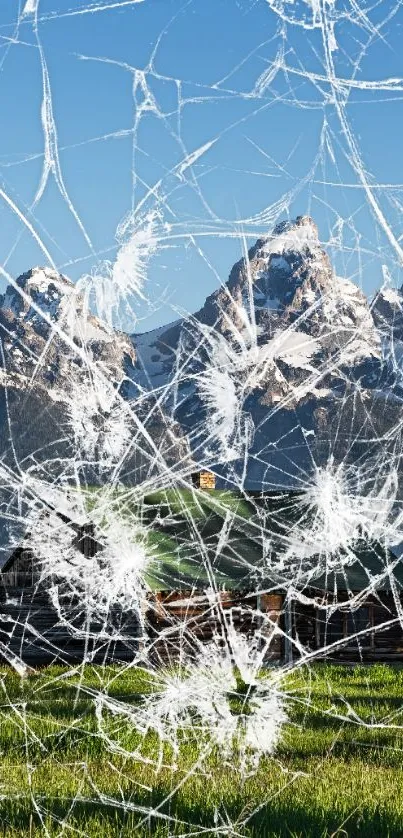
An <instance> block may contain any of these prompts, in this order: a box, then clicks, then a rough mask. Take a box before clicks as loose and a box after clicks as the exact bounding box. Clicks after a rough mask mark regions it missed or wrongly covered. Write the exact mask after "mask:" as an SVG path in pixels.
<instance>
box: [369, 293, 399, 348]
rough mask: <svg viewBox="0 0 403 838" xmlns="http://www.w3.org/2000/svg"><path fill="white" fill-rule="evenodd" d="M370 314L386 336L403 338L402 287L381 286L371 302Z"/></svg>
mask: <svg viewBox="0 0 403 838" xmlns="http://www.w3.org/2000/svg"><path fill="white" fill-rule="evenodd" d="M372 316H373V318H374V321H375V323H376V325H377V326H378V329H379V330H380V331H381V332H382V333H383V334H384V335H385V336H386V337H387V338H390V337H392V338H394V339H395V340H403V289H402V288H400V290H398V289H395V288H382V289H381V291H378V293H377V294H376V295H375V298H374V301H373V303H372Z"/></svg>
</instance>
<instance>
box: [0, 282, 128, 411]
mask: <svg viewBox="0 0 403 838" xmlns="http://www.w3.org/2000/svg"><path fill="white" fill-rule="evenodd" d="M16 285H17V288H13V287H12V286H9V287H8V288H7V290H6V293H5V294H4V295H3V297H2V298H0V306H1V308H0V328H1V336H2V343H3V351H4V357H5V369H6V372H7V378H8V383H9V384H11V385H14V386H16V387H19V386H24V385H28V383H29V382H30V381H31V378H32V375H33V374H34V375H35V387H36V388H38V387H43V388H44V389H45V390H46V392H47V394H48V396H50V398H52V400H54V401H58V400H59V399H61V400H62V401H64V400H65V396H66V389H67V390H68V388H69V381H71V380H72V379H73V383H74V376H78V377H79V376H80V371H82V370H83V369H84V368H85V365H86V359H88V364H89V365H91V364H92V363H95V364H96V366H97V368H98V369H99V371H100V373H104V374H105V375H106V376H108V377H109V378H111V379H112V380H113V381H115V382H116V384H117V386H118V387H119V386H121V385H122V384H123V382H124V380H125V379H129V378H130V377H131V372H132V369H133V365H134V363H135V360H136V356H135V351H134V348H133V344H132V343H131V341H130V340H129V339H128V337H127V336H126V335H124V334H122V333H116V332H113V331H111V330H110V329H108V327H107V326H106V325H105V324H104V323H102V322H101V321H100V320H99V319H98V318H97V317H94V316H93V315H92V314H91V313H90V312H89V311H88V309H87V308H86V305H85V299H84V297H83V296H82V295H80V294H79V293H78V292H77V289H76V287H75V286H74V285H73V283H72V282H70V280H68V279H67V278H66V277H64V276H62V275H60V274H57V273H56V272H55V271H52V270H50V269H49V268H46V269H45V268H34V269H33V270H31V271H29V272H28V273H26V274H23V275H22V276H20V277H19V278H18V280H17V283H16ZM19 289H21V292H22V293H20V290H19ZM52 324H55V325H56V326H57V327H59V329H60V331H61V332H62V333H63V335H64V336H65V338H66V339H64V338H63V337H60V334H59V333H58V332H55V331H54V330H53V329H52Z"/></svg>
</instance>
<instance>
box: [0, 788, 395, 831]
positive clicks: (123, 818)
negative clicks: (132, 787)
mask: <svg viewBox="0 0 403 838" xmlns="http://www.w3.org/2000/svg"><path fill="white" fill-rule="evenodd" d="M168 794H169V789H164V790H161V789H159V790H154V791H153V792H151V793H148V794H136V798H135V799H134V798H130V803H129V806H139V807H145V809H146V810H147V809H149V810H150V813H151V812H154V813H155V811H156V807H158V806H161V803H162V802H163V800H164V799H165V798H166V797H167V796H168ZM37 802H38V803H39V806H40V809H41V811H42V812H43V813H45V812H46V815H44V823H42V822H41V820H40V818H39V816H38V815H37V813H35V812H34V811H33V808H31V807H30V805H29V801H28V799H27V800H26V801H25V804H24V803H23V802H22V801H21V800H20V801H18V802H17V801H15V802H14V801H12V800H8V801H7V800H3V801H1V803H0V823H1V827H0V830H1V829H2V830H3V832H1V831H0V834H4V835H15V836H16V835H18V836H26V835H31V834H34V835H41V834H48V835H50V836H56V835H60V828H61V823H62V822H63V821H64V820H65V818H66V816H67V820H66V823H68V825H69V827H70V828H71V829H77V830H81V831H82V834H85V835H86V836H88V838H105V837H106V836H107V837H108V838H109V836H119V838H123V836H124V838H129V836H130V838H131V836H139V838H142V836H144V838H145V836H150V835H154V836H157V835H158V836H161V838H162V837H163V836H166V838H169V836H175V835H180V834H183V831H184V828H185V827H186V829H185V831H186V830H187V828H189V829H191V828H192V827H194V828H198V827H199V828H202V829H203V834H204V835H211V836H213V835H217V823H216V822H215V820H214V806H213V805H211V806H210V807H207V806H206V805H202V804H201V803H200V802H196V801H195V802H194V803H192V802H189V803H186V802H184V801H181V800H178V801H175V802H173V801H172V800H171V801H170V805H167V806H166V807H164V806H163V805H162V806H161V808H160V809H159V814H160V817H158V816H157V815H156V814H153V815H152V816H151V815H150V816H149V817H147V814H146V813H145V814H142V813H140V812H139V813H137V812H133V811H130V810H129V809H126V810H125V809H124V808H123V807H122V800H120V801H119V804H120V805H117V806H116V807H115V806H112V805H107V806H106V805H103V804H102V803H101V802H99V803H97V802H96V801H91V802H85V801H80V800H77V801H76V802H75V803H74V805H73V806H71V801H66V802H65V804H62V803H61V801H60V799H58V798H55V797H46V798H43V797H42V798H41V799H40V800H39V799H38V801H37ZM244 803H245V801H244V800H238V799H234V800H232V801H230V802H228V801H223V807H222V811H223V813H224V811H225V813H226V818H228V819H229V822H230V823H232V824H233V825H234V829H235V830H237V827H238V830H239V832H241V834H242V835H245V836H250V838H330V836H334V838H336V836H346V835H347V836H348V838H362V836H364V835H365V836H366V838H379V836H382V838H401V836H402V826H401V822H399V820H398V819H397V818H396V819H394V818H393V817H392V816H391V815H389V816H388V814H387V813H385V812H382V813H381V812H376V813H373V812H369V811H367V810H365V809H363V810H362V811H361V812H353V813H352V814H351V815H350V816H349V817H348V816H346V815H341V814H339V813H337V812H334V811H331V810H328V811H324V810H323V809H322V810H321V811H315V810H313V809H312V811H308V809H307V808H306V807H301V806H300V805H298V804H295V803H293V802H292V801H289V802H287V803H286V804H285V803H282V802H281V801H280V800H279V799H278V798H276V799H275V800H273V802H271V803H267V804H266V805H265V806H264V807H263V808H261V809H260V810H259V811H256V813H255V814H253V810H251V816H250V817H249V819H248V821H247V823H245V825H244V824H243V823H242V818H241V819H240V821H239V822H238V823H237V818H238V817H239V815H240V813H241V812H242V810H243V806H244ZM141 822H143V823H142V825H141V826H140V823H141ZM38 830H39V831H38ZM42 830H44V831H43V832H42ZM207 830H208V831H207ZM210 830H211V832H210Z"/></svg>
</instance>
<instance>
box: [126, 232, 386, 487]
mask: <svg viewBox="0 0 403 838" xmlns="http://www.w3.org/2000/svg"><path fill="white" fill-rule="evenodd" d="M381 337H382V336H381V334H380V331H379V329H378V328H377V324H376V322H375V321H374V318H373V317H372V314H371V310H370V307H369V305H368V302H367V300H366V297H365V296H364V294H363V293H362V292H361V291H360V289H359V288H357V286H356V285H354V283H352V282H351V281H349V280H345V279H340V278H338V277H337V276H335V274H334V272H333V270H332V266H331V264H330V261H329V258H328V256H327V254H326V253H325V251H324V250H323V248H322V246H321V244H320V242H319V239H318V230H317V227H316V225H315V224H314V222H313V221H312V219H311V218H309V217H306V216H299V217H298V218H297V219H296V220H295V221H290V222H288V221H287V222H282V223H281V224H279V225H278V226H277V227H276V228H275V229H274V231H273V233H272V234H271V235H270V236H268V237H267V238H266V239H260V240H258V241H257V242H256V244H255V245H254V246H253V247H252V248H251V249H250V250H249V252H248V255H247V258H244V259H241V260H240V261H239V262H237V264H236V265H234V267H233V269H232V271H231V273H230V276H229V280H228V282H227V283H226V284H225V285H223V286H222V287H221V288H220V289H219V290H218V291H216V292H215V293H213V294H212V295H210V296H209V297H208V298H207V300H206V303H205V304H204V306H203V307H202V308H201V309H200V311H198V312H197V313H196V314H195V315H194V316H193V317H189V318H188V319H185V320H183V321H178V322H177V323H175V324H172V325H171V326H170V327H166V328H165V329H164V328H162V329H158V330H155V332H153V333H150V334H149V335H140V336H137V337H136V336H135V337H134V340H135V345H136V347H137V351H138V359H139V360H138V367H139V370H141V372H140V373H139V374H140V380H141V381H142V383H143V385H146V383H147V382H148V386H151V387H153V386H158V387H161V386H163V385H164V384H167V385H168V386H167V389H166V393H167V404H168V406H169V407H170V408H171V410H172V411H173V415H174V416H175V417H176V419H177V420H178V421H179V422H180V424H181V425H182V427H183V428H184V430H185V431H186V433H187V434H188V436H189V438H190V440H191V443H192V445H193V448H194V451H195V452H196V451H197V452H198V456H199V458H200V460H202V461H204V462H209V463H214V464H215V466H216V467H217V468H218V469H219V470H220V469H221V471H222V474H223V475H224V476H225V477H226V478H227V479H234V480H236V481H238V479H241V477H240V475H241V474H243V475H244V477H243V478H242V479H244V480H245V483H246V485H249V487H251V488H252V487H253V488H258V487H261V486H263V487H266V488H270V487H273V486H278V485H286V486H295V485H298V481H299V480H302V479H303V475H304V474H305V477H306V474H307V473H309V471H311V470H312V467H314V466H315V464H319V463H320V462H323V460H325V459H326V458H328V457H330V456H331V457H336V458H337V459H339V460H340V459H343V458H344V457H349V458H354V457H361V456H362V455H363V452H365V450H366V451H367V453H368V454H369V448H368V445H369V439H373V436H374V429H375V428H376V433H379V436H381V435H382V433H383V431H384V430H385V428H387V427H390V426H391V425H392V424H393V423H394V422H395V421H396V417H397V415H398V412H399V410H400V400H399V398H398V396H399V394H398V393H396V392H395V391H393V392H392V391H391V385H392V384H393V382H392V380H391V377H390V374H389V372H388V371H387V370H385V365H384V355H383V351H382V340H381ZM171 381H175V386H174V387H172V386H171V385H170V384H169V382H171ZM172 389H173V390H174V398H172ZM372 414H373V415H372ZM371 428H372V429H371ZM373 454H374V456H376V445H374V451H373ZM245 463H247V467H246V469H245Z"/></svg>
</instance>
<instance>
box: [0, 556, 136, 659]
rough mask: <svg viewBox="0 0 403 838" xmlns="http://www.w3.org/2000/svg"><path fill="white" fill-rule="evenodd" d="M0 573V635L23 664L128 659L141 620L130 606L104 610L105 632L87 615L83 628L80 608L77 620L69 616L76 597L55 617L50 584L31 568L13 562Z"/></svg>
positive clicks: (55, 612)
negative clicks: (106, 614) (107, 624)
mask: <svg viewBox="0 0 403 838" xmlns="http://www.w3.org/2000/svg"><path fill="white" fill-rule="evenodd" d="M0 578H1V586H0V640H1V641H2V643H4V644H5V645H6V646H7V648H8V651H9V652H10V653H11V654H12V655H17V656H18V657H19V658H21V659H22V660H23V661H24V662H25V663H27V664H28V665H30V666H32V667H38V666H45V665H48V664H51V663H56V662H57V663H80V662H82V661H83V660H88V661H91V662H95V663H106V662H112V661H122V662H123V661H131V660H133V657H134V656H135V654H136V653H137V652H138V649H139V645H140V643H141V626H140V622H139V618H138V615H137V614H136V613H135V612H129V613H124V614H123V613H122V611H121V610H120V609H115V612H114V613H110V614H109V621H110V623H111V627H109V628H108V633H107V634H106V633H105V631H104V626H103V623H102V621H101V620H100V619H98V620H96V619H92V621H91V622H90V625H89V630H88V631H87V625H86V619H87V616H86V614H85V613H83V609H82V608H81V613H82V617H81V620H80V619H79V620H78V621H77V619H74V618H72V617H71V614H72V613H73V611H74V609H75V612H76V613H77V611H79V609H77V605H79V603H77V602H73V601H71V602H70V603H66V606H67V608H66V611H65V619H60V618H59V615H58V613H57V611H56V609H55V607H54V606H53V604H52V601H51V598H50V595H49V590H48V589H47V587H45V586H44V585H41V584H40V582H39V581H38V579H37V578H36V579H35V577H34V576H33V574H32V573H31V574H30V573H25V574H24V573H23V572H22V571H19V570H18V568H14V567H13V570H10V571H8V572H6V573H4V574H0ZM69 605H70V607H71V610H70V612H69ZM74 628H75V630H74ZM113 636H116V637H117V639H116V640H115V641H114V640H113Z"/></svg>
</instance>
